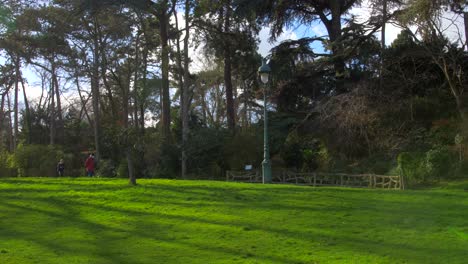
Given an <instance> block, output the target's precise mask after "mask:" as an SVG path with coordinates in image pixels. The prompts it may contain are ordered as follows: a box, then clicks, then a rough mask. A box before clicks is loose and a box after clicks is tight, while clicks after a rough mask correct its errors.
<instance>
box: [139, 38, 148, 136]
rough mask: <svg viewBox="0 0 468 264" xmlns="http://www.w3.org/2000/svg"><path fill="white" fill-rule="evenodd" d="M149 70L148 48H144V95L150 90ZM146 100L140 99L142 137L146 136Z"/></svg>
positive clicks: (144, 98)
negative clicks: (147, 74) (148, 81)
mask: <svg viewBox="0 0 468 264" xmlns="http://www.w3.org/2000/svg"><path fill="white" fill-rule="evenodd" d="M147 70H148V48H147V47H146V45H145V47H144V49H143V70H142V71H143V87H142V89H143V93H142V94H146V90H147V89H148V87H147V77H146V72H147ZM145 100H146V97H144V96H142V97H141V98H140V129H141V135H144V133H145Z"/></svg>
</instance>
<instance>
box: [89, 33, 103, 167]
mask: <svg viewBox="0 0 468 264" xmlns="http://www.w3.org/2000/svg"><path fill="white" fill-rule="evenodd" d="M93 45H94V47H93V66H92V73H91V94H92V99H93V100H92V102H93V112H94V127H93V128H94V147H95V150H96V161H98V162H99V160H100V157H101V153H100V132H101V131H100V123H101V120H100V119H101V118H100V116H101V114H100V111H99V40H98V39H97V36H94V39H93Z"/></svg>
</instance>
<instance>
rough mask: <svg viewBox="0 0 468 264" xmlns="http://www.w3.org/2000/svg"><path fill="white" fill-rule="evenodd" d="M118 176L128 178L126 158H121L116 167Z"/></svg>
mask: <svg viewBox="0 0 468 264" xmlns="http://www.w3.org/2000/svg"><path fill="white" fill-rule="evenodd" d="M117 177H118V178H128V162H127V159H122V160H121V161H120V163H119V166H118V167H117Z"/></svg>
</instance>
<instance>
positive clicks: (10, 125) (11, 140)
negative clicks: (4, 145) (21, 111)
mask: <svg viewBox="0 0 468 264" xmlns="http://www.w3.org/2000/svg"><path fill="white" fill-rule="evenodd" d="M7 103H8V139H9V140H8V141H9V143H10V147H9V150H10V152H12V151H14V150H15V149H14V139H15V138H14V136H13V122H12V121H11V100H10V93H7Z"/></svg>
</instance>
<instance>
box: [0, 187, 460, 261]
mask: <svg viewBox="0 0 468 264" xmlns="http://www.w3.org/2000/svg"><path fill="white" fill-rule="evenodd" d="M466 188H468V183H462V184H461V185H459V186H456V187H450V186H448V187H447V188H444V189H439V190H419V191H404V192H399V191H381V190H366V189H340V188H312V187H300V186H289V185H288V186H285V185H260V184H256V185H255V184H240V183H224V182H209V181H170V180H140V181H139V186H136V187H130V186H128V185H127V184H126V181H124V180H104V179H41V178H32V179H31V178H30V179H26V178H23V179H2V180H0V263H15V264H16V263H49V264H52V263H61V264H62V263H66V264H72V263H93V264H97V263H112V264H116V263H132V264H133V263H466V261H467V259H468V210H467V208H468V199H467V198H468V192H467V191H465V190H464V189H466Z"/></svg>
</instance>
